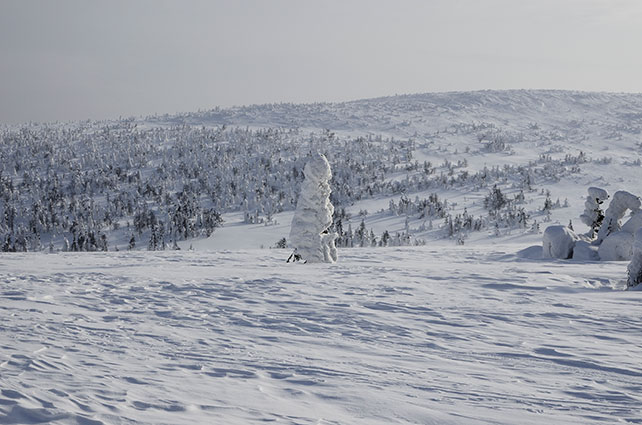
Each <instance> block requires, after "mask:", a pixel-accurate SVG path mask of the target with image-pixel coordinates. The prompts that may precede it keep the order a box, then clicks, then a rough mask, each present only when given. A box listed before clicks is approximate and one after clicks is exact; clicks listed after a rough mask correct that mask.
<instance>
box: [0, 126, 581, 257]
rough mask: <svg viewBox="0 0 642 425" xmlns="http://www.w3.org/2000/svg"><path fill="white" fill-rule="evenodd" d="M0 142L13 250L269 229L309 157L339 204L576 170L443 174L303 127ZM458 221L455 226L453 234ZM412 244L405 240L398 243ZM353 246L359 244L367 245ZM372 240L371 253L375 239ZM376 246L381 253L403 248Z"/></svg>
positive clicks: (47, 129)
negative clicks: (236, 222) (226, 223)
mask: <svg viewBox="0 0 642 425" xmlns="http://www.w3.org/2000/svg"><path fill="white" fill-rule="evenodd" d="M0 139H1V140H0V141H1V143H0V199H2V201H3V202H1V203H0V243H1V244H2V249H4V250H8V251H14V250H15V251H24V250H41V249H47V248H48V247H49V248H50V249H51V247H52V245H53V249H56V250H58V249H70V250H76V249H77V250H104V249H114V248H115V247H117V245H118V244H120V245H121V248H125V247H127V248H142V247H148V248H149V249H165V248H166V247H167V248H171V247H176V241H180V240H184V239H189V238H193V237H199V236H208V235H210V234H212V232H214V231H215V229H216V227H218V226H220V225H221V223H222V220H221V214H222V213H224V212H230V211H243V212H245V213H246V218H247V220H248V222H254V223H256V222H261V221H270V220H271V217H272V216H273V215H274V214H276V213H278V212H281V211H285V210H292V209H294V208H295V206H296V199H297V196H298V193H299V190H300V187H301V184H302V181H303V176H304V172H303V171H304V170H303V167H304V165H305V163H306V161H307V159H308V158H309V155H310V153H311V152H321V153H323V154H324V155H325V157H326V158H327V160H328V161H329V163H330V164H331V165H332V169H333V178H332V194H331V201H332V203H333V204H334V205H337V206H345V205H350V204H352V203H354V202H357V201H359V200H361V199H368V198H372V197H376V196H390V195H401V194H403V193H412V192H418V191H424V190H431V189H434V190H437V189H450V188H456V187H464V186H466V187H467V186H471V187H472V188H474V189H483V188H486V187H489V186H491V185H492V184H495V183H499V184H501V185H503V186H513V187H523V188H524V189H525V190H528V189H529V188H530V186H531V184H532V182H534V181H535V180H536V179H539V178H548V177H549V175H548V173H552V174H555V175H559V174H560V173H562V174H563V173H564V172H568V169H567V167H566V166H565V165H564V164H563V163H561V162H559V161H558V162H556V161H554V160H546V161H541V162H538V163H533V164H529V165H527V166H508V165H507V166H503V167H490V168H484V169H482V170H479V171H477V172H474V173H473V172H469V171H468V169H467V168H466V160H465V158H464V159H463V160H461V159H460V160H455V161H447V160H446V161H444V163H443V164H441V165H437V166H435V165H433V164H431V163H430V162H427V161H423V162H419V161H416V160H414V159H413V151H414V150H415V149H416V145H415V142H414V141H413V140H412V139H408V140H394V139H383V138H381V137H374V136H373V137H357V138H339V137H337V136H336V135H335V134H333V133H331V132H329V131H324V132H320V133H312V134H310V133H304V132H303V131H301V130H297V129H273V128H268V129H259V130H252V129H247V128H245V129H243V128H227V127H225V126H220V127H214V128H207V127H202V126H198V127H196V126H189V125H175V126H159V127H155V128H142V127H139V126H138V125H137V124H136V123H135V122H134V121H133V120H121V121H116V122H109V123H97V122H86V123H78V124H74V125H66V126H65V125H26V126H23V127H21V128H18V129H12V130H9V129H4V130H2V132H1V133H0ZM547 170H548V171H547ZM420 203H421V202H420ZM404 208H407V209H416V211H410V210H408V211H403V209H404ZM427 208H428V210H426V209H427ZM431 208H432V209H435V210H434V211H431V210H430V209H431ZM439 208H440V206H439V205H438V203H434V202H433V203H431V202H430V200H428V202H427V203H426V202H424V204H423V205H400V206H398V207H397V209H398V210H397V211H396V212H395V213H396V214H415V213H417V214H420V215H421V214H428V215H432V214H437V215H439V214H441V213H440V212H439V211H438V209H439ZM419 210H421V211H419ZM462 219H463V220H464V222H466V219H465V217H463V218H462ZM457 222H458V219H457V217H453V223H454V226H455V227H457V224H456V223H457ZM466 226H468V225H467V224H464V227H466ZM472 227H473V228H474V227H478V226H476V225H473V226H472ZM347 230H348V229H346V231H347ZM353 235H354V233H353ZM348 236H349V235H348ZM388 236H390V239H389V238H388ZM407 236H409V235H400V237H399V242H398V243H400V244H403V243H406V242H404V241H407V240H408V237H407ZM357 238H358V240H357V241H356V243H357V244H358V245H361V244H366V243H368V241H366V239H367V238H361V237H360V236H357ZM345 239H350V238H349V237H348V238H344V235H342V234H341V233H339V238H338V239H337V243H338V244H341V243H345V244H347V245H353V244H355V241H354V240H352V241H350V240H345ZM369 239H370V242H369V243H371V244H372V243H373V242H372V240H374V239H375V238H369ZM377 239H378V242H377V245H378V244H379V242H382V241H384V240H385V241H387V240H390V241H393V242H391V243H396V242H395V241H396V240H397V238H396V235H386V236H384V235H380V236H379V237H378V238H377ZM74 242H75V243H74ZM382 243H383V244H385V242H382Z"/></svg>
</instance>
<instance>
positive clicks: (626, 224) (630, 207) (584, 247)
mask: <svg viewBox="0 0 642 425" xmlns="http://www.w3.org/2000/svg"><path fill="white" fill-rule="evenodd" d="M608 199H609V194H608V192H607V191H606V190H604V189H601V188H597V187H589V189H588V196H587V198H586V202H585V204H584V206H585V209H584V212H583V213H582V215H581V216H580V219H581V220H582V222H583V223H584V224H586V225H587V226H588V227H589V231H588V232H587V233H585V234H576V233H575V232H574V231H573V229H571V228H569V227H567V226H549V227H548V228H547V229H546V230H545V231H544V237H543V256H544V257H548V258H562V259H569V258H573V259H576V260H591V261H598V260H603V261H631V263H630V264H629V267H628V279H627V286H628V287H634V286H637V285H638V284H640V283H641V282H642V239H641V238H642V231H641V230H642V208H641V207H642V203H641V201H640V198H639V197H638V196H635V195H633V194H632V193H629V192H626V191H623V190H620V191H617V192H615V193H614V194H613V196H612V197H611V201H610V203H609V206H608V208H607V209H606V210H604V209H603V208H602V205H603V204H604V202H605V201H606V200H608ZM627 213H629V216H628V218H627V219H626V220H624V218H625V216H626V214H627Z"/></svg>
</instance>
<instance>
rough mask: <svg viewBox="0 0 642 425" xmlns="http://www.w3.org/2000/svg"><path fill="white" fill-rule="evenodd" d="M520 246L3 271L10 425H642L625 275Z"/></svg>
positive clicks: (637, 349) (112, 259)
mask: <svg viewBox="0 0 642 425" xmlns="http://www.w3.org/2000/svg"><path fill="white" fill-rule="evenodd" d="M519 249H520V246H517V245H494V246H493V245H486V246H483V245H480V246H471V247H468V246H466V247H453V246H452V245H451V246H444V247H441V246H440V247H435V246H432V247H418V248H417V247H415V248H388V249H381V248H379V249H357V248H355V249H349V250H341V252H340V255H341V258H340V260H339V262H338V263H337V264H333V265H326V264H324V265H310V264H308V265H303V264H286V263H285V262H284V259H285V258H286V257H287V255H288V254H289V251H285V250H253V251H249V250H246V251H235V252H232V251H219V252H189V251H179V252H120V253H118V252H112V253H99V254H87V253H85V254H72V253H59V254H49V255H48V254H37V253H36V254H12V255H5V256H2V257H0V275H2V279H1V280H0V423H3V424H14V423H52V424H83V425H89V424H101V423H104V424H112V423H114V424H152V423H153V424H195V423H199V424H201V423H202V424H205V423H207V424H214V423H219V424H247V423H257V422H274V423H283V424H408V423H413V424H517V423H519V424H541V423H555V424H591V423H595V424H597V423H599V424H603V423H642V360H641V359H642V322H641V321H640V317H642V304H641V303H640V292H635V291H628V292H627V291H624V290H623V289H624V278H625V276H626V263H625V262H618V263H615V262H600V263H579V262H572V261H570V262H562V261H554V260H553V261H544V260H536V259H529V257H530V258H534V257H537V256H536V255H534V254H533V253H532V252H531V253H529V255H519V254H518V253H517V252H518V251H519Z"/></svg>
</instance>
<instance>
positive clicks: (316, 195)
mask: <svg viewBox="0 0 642 425" xmlns="http://www.w3.org/2000/svg"><path fill="white" fill-rule="evenodd" d="M303 174H304V176H305V179H304V180H303V183H302V184H301V194H300V195H299V200H298V201H297V206H296V211H295V212H294V217H293V218H292V227H291V228H290V245H291V246H292V247H293V248H294V257H295V258H297V259H301V260H303V261H306V262H308V263H334V262H335V261H337V248H336V247H335V245H334V240H335V239H336V238H337V236H338V235H337V234H336V233H329V232H328V229H329V228H330V226H331V225H332V214H333V213H334V207H333V206H332V203H330V192H331V190H330V183H329V182H330V179H331V178H332V171H331V170H330V164H329V163H328V160H327V159H326V157H325V156H324V155H322V154H316V155H313V156H312V158H311V159H310V160H309V161H308V163H307V164H306V165H305V168H304V169H303Z"/></svg>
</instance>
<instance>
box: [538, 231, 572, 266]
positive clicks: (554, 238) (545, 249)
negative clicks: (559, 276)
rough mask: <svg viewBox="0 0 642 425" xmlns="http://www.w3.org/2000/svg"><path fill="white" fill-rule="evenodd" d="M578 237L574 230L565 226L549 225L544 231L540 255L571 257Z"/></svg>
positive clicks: (545, 256) (546, 256)
mask: <svg viewBox="0 0 642 425" xmlns="http://www.w3.org/2000/svg"><path fill="white" fill-rule="evenodd" d="M578 239H579V238H578V237H577V235H576V234H575V232H573V231H572V230H571V229H569V228H568V227H566V226H549V227H547V228H546V230H545V231H544V237H543V241H542V256H543V257H544V258H561V259H568V258H571V257H572V256H573V249H574V248H575V243H576V242H577V240H578Z"/></svg>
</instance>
